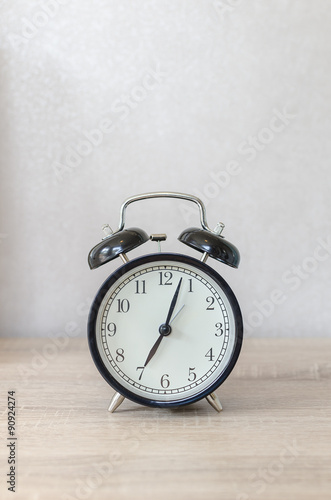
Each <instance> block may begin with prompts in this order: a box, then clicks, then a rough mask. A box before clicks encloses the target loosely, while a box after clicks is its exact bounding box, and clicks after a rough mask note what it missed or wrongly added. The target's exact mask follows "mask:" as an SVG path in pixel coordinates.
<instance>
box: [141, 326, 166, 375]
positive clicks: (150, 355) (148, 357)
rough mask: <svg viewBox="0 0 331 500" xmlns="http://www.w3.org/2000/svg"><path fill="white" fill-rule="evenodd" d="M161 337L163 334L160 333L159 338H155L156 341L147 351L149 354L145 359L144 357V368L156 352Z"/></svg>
mask: <svg viewBox="0 0 331 500" xmlns="http://www.w3.org/2000/svg"><path fill="white" fill-rule="evenodd" d="M163 337H164V335H162V334H160V336H159V338H158V339H157V341H156V342H155V344H154V345H153V347H152V349H151V350H150V351H149V354H148V356H147V359H146V361H145V364H144V368H146V366H147V365H148V363H149V362H150V360H151V359H152V357H153V356H154V354H155V353H156V351H157V349H158V347H159V345H160V344H161V340H162V339H163Z"/></svg>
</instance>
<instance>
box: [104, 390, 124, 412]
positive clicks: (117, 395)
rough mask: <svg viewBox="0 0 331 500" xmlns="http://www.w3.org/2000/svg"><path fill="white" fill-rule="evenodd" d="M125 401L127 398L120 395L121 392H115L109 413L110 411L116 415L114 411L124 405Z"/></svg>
mask: <svg viewBox="0 0 331 500" xmlns="http://www.w3.org/2000/svg"><path fill="white" fill-rule="evenodd" d="M124 399H125V397H124V396H122V394H120V393H119V392H115V394H114V396H113V397H112V400H111V402H110V404H109V408H108V411H110V413H114V411H115V410H116V409H117V408H118V407H119V406H120V404H122V403H123V401H124Z"/></svg>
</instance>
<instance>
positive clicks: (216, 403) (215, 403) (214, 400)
mask: <svg viewBox="0 0 331 500" xmlns="http://www.w3.org/2000/svg"><path fill="white" fill-rule="evenodd" d="M206 399H207V401H208V403H209V404H210V405H211V406H212V407H213V408H214V410H216V411H217V412H218V413H219V412H221V411H222V410H223V408H222V405H221V402H220V400H219V399H218V396H217V395H216V394H215V392H211V393H210V394H209V395H208V396H207V397H206Z"/></svg>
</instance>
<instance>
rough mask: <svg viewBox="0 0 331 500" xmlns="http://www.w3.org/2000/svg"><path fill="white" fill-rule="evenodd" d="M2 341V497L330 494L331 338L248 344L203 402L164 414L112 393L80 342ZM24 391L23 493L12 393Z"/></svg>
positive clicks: (19, 398)
mask: <svg viewBox="0 0 331 500" xmlns="http://www.w3.org/2000/svg"><path fill="white" fill-rule="evenodd" d="M60 340H61V339H59V340H58V342H57V344H58V345H56V343H55V342H54V340H52V339H43V340H41V339H24V340H23V339H14V340H13V339H1V340H0V348H1V354H0V357H1V358H0V360H1V365H0V371H1V374H0V380H1V408H0V414H1V429H0V430H1V443H0V455H1V456H0V460H1V461H0V464H1V465H0V468H1V476H0V498H1V499H3V498H4V499H7V498H11V499H16V500H21V499H22V500H23V499H24V500H39V499H40V500H53V499H54V500H55V499H56V500H67V499H70V500H73V499H77V500H87V499H95V500H96V499H98V500H104V499H107V500H109V499H116V500H121V499H123V500H124V499H146V500H149V499H153V500H155V499H158V500H159V499H161V500H162V499H174V500H177V499H179V500H180V499H191V500H193V499H196V500H201V499H207V498H213V499H234V500H246V499H254V500H255V499H259V498H261V499H263V500H269V499H270V500H271V499H272V500H279V499H281V498H286V499H289V500H291V499H300V500H312V499H314V500H315V499H316V500H324V499H325V500H326V499H328V500H329V499H330V498H331V468H330V466H331V403H330V395H331V359H330V352H331V339H293V340H288V339H286V340H285V339H277V340H274V339H273V340H269V339H268V340H264V339H262V340H261V339H248V340H246V341H245V342H244V345H243V350H242V354H241V356H240V358H239V361H238V364H237V366H236V367H235V369H234V371H233V373H232V374H231V376H230V377H229V378H228V380H227V381H226V382H225V383H224V384H223V385H222V386H221V387H220V388H219V389H218V391H217V394H218V396H219V398H220V400H221V402H222V404H223V412H222V413H220V414H218V413H216V412H215V411H214V410H213V408H212V407H211V406H210V405H209V404H208V403H207V402H206V401H205V400H203V401H200V402H198V403H195V404H193V405H191V406H188V407H185V408H181V409H177V410H164V409H154V408H146V407H142V406H138V405H136V404H134V403H132V402H130V401H128V400H126V401H124V403H123V404H122V405H121V406H120V408H118V410H117V411H116V412H115V413H114V414H110V413H109V412H107V407H108V404H109V400H110V398H111V396H112V394H113V390H112V389H111V388H110V387H109V386H108V385H107V384H106V382H104V380H103V379H102V378H101V377H100V375H99V373H98V372H97V370H96V368H95V366H94V364H93V362H92V360H91V357H90V354H89V351H88V346H87V342H86V341H85V340H83V339H73V338H66V339H62V342H63V344H62V345H60ZM9 390H15V391H16V405H17V413H16V436H17V446H16V458H17V463H18V467H17V473H16V492H15V493H12V492H8V490H7V487H8V485H7V483H6V481H7V477H6V474H7V473H8V470H9V465H8V464H7V458H8V447H7V442H8V440H7V437H8V431H7V392H8V391H9Z"/></svg>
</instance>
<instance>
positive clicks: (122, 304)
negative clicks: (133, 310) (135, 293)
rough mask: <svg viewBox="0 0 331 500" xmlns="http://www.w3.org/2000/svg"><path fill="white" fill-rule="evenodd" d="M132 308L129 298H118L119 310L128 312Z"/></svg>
mask: <svg viewBox="0 0 331 500" xmlns="http://www.w3.org/2000/svg"><path fill="white" fill-rule="evenodd" d="M129 309H130V302H129V301H128V299H122V300H121V299H117V312H118V313H120V312H122V313H127V312H128V310H129Z"/></svg>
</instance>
